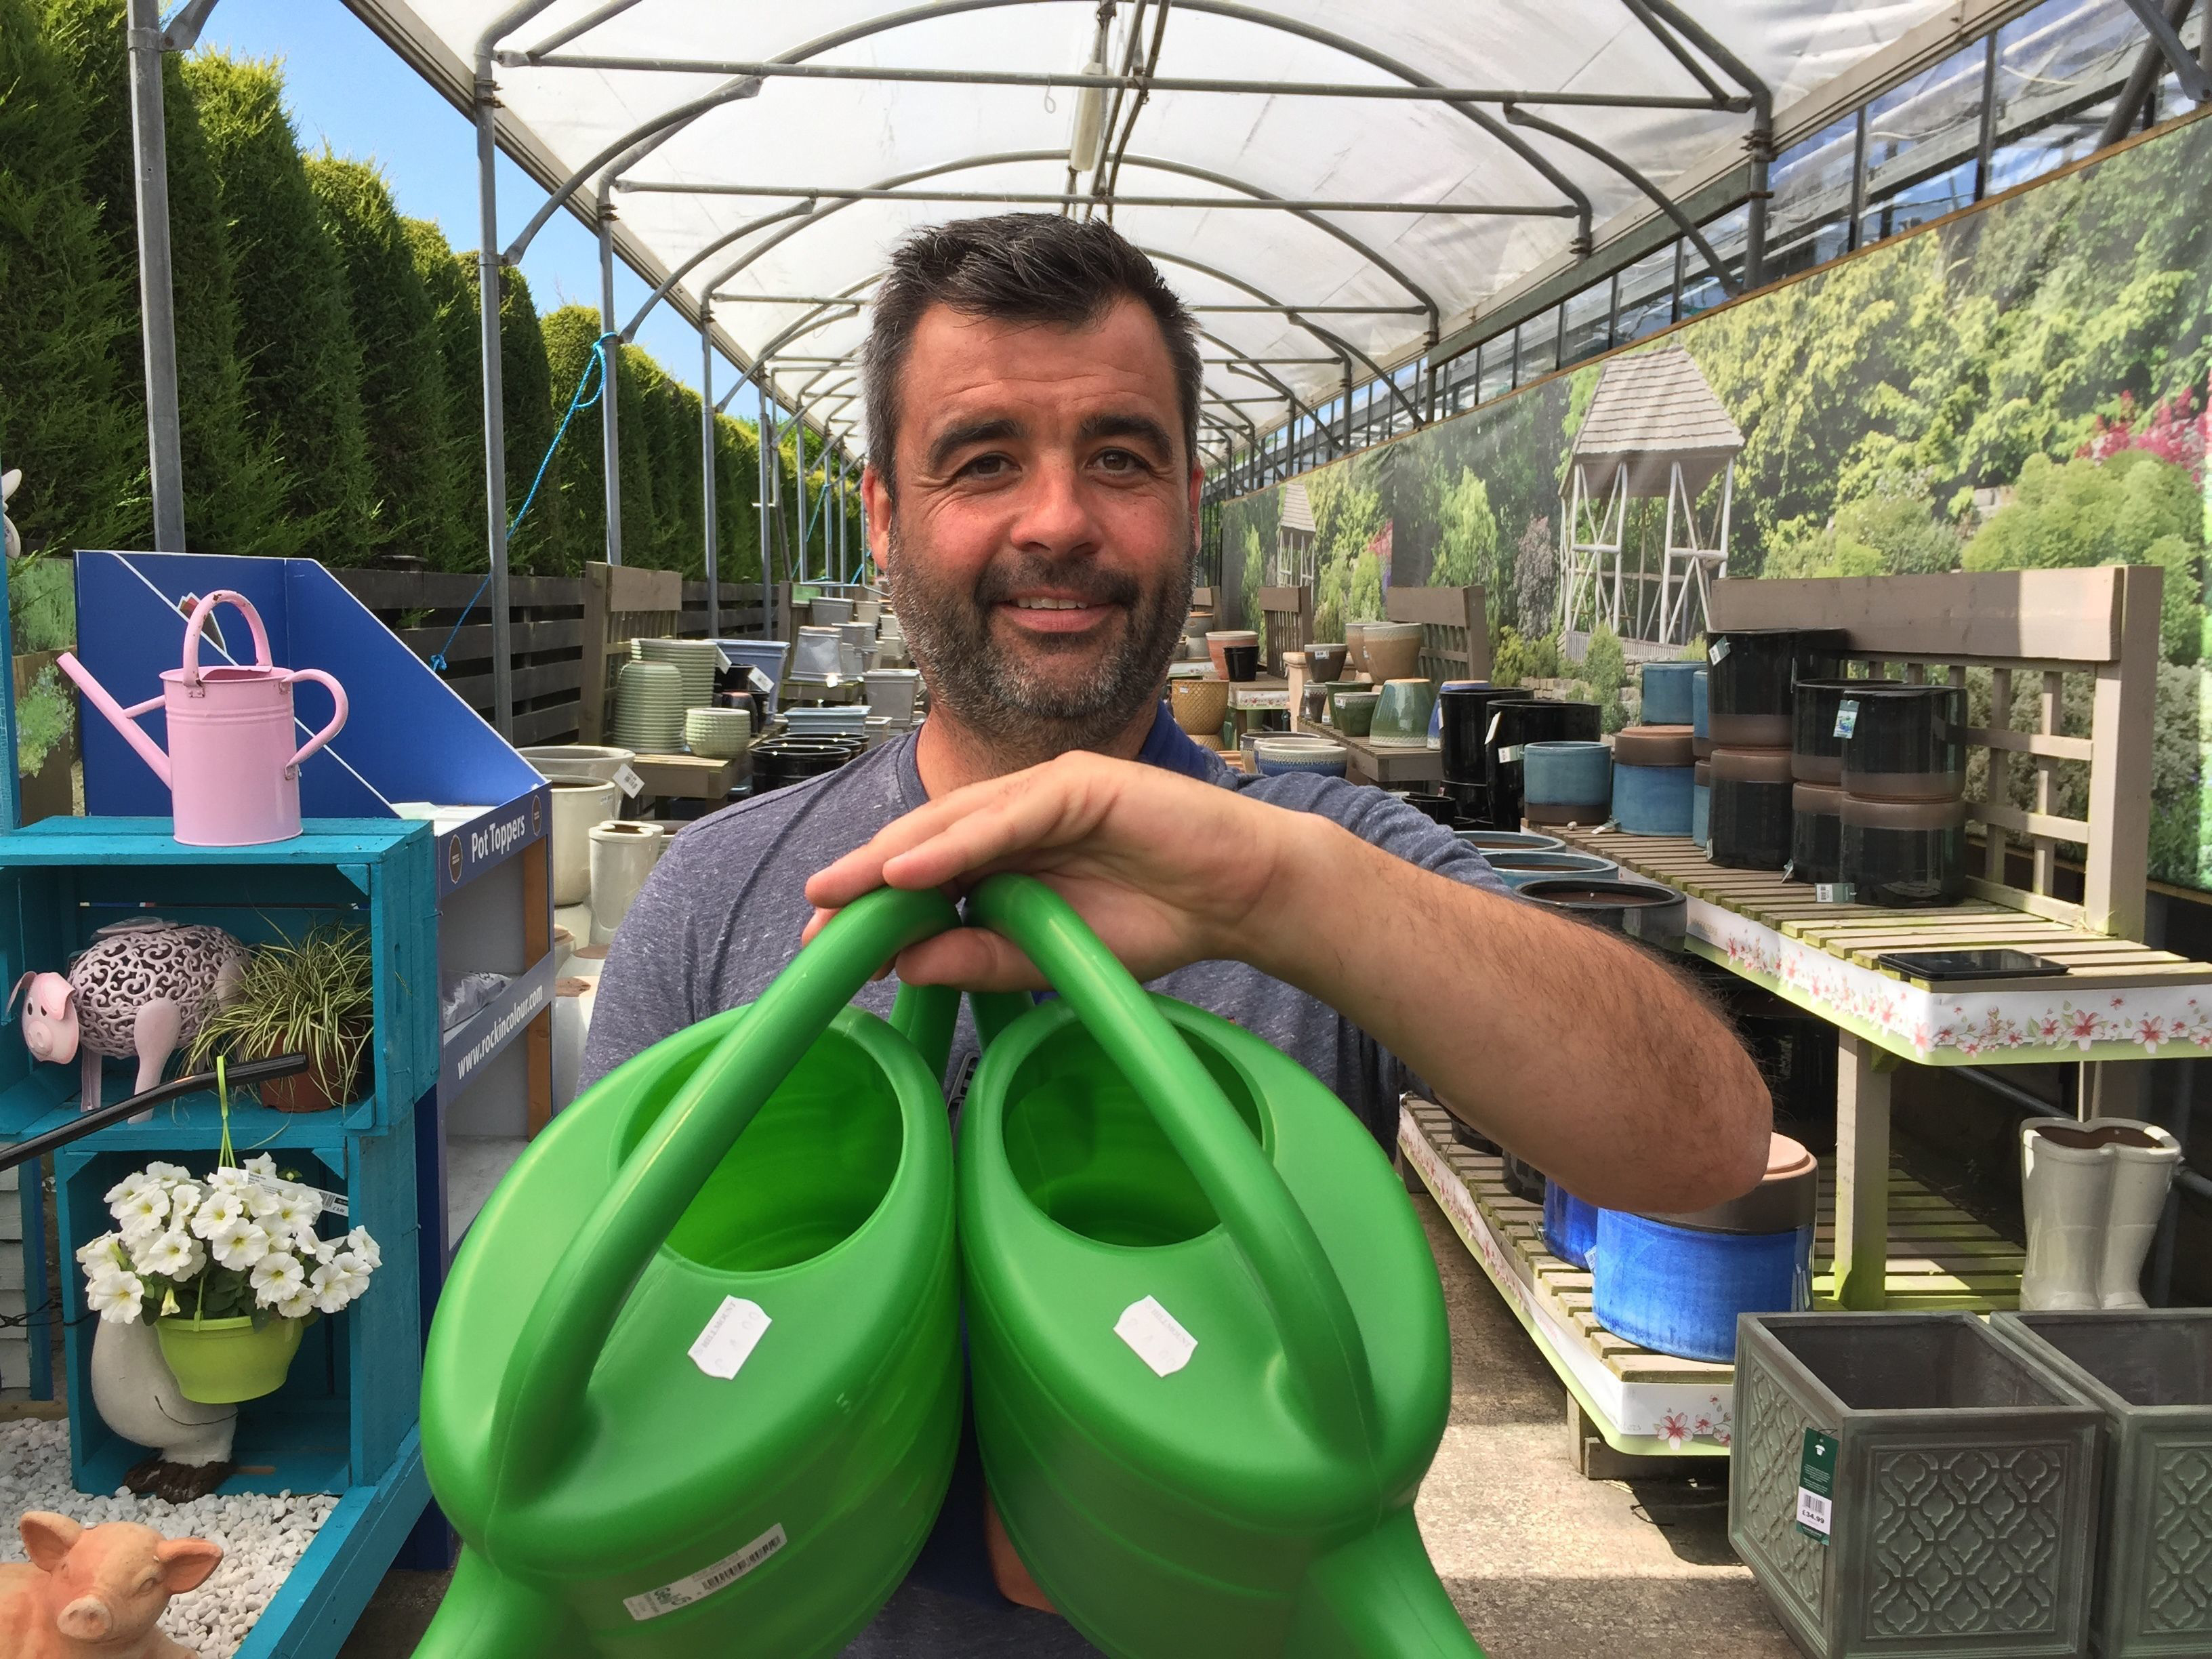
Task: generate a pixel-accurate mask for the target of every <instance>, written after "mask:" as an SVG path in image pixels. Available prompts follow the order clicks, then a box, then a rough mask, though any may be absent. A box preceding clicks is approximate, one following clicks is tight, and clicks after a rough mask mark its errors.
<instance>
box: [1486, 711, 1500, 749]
mask: <svg viewBox="0 0 2212 1659" xmlns="http://www.w3.org/2000/svg"><path fill="white" fill-rule="evenodd" d="M1504 718H1505V716H1504V714H1492V716H1491V717H1490V730H1488V731H1487V732H1484V733H1483V734H1482V740H1483V742H1484V743H1486V744H1492V743H1496V742H1497V741H1498V721H1500V720H1504Z"/></svg>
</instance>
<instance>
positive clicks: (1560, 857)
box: [1483, 848, 1620, 890]
mask: <svg viewBox="0 0 2212 1659" xmlns="http://www.w3.org/2000/svg"><path fill="white" fill-rule="evenodd" d="M1483 856H1484V857H1485V858H1486V859H1488V860H1490V867H1491V868H1492V869H1493V870H1495V871H1496V872H1498V879H1499V880H1500V881H1502V882H1504V884H1506V885H1507V886H1508V887H1511V888H1515V889H1516V890H1517V889H1519V888H1522V887H1525V886H1526V885H1528V883H1530V882H1532V881H1543V880H1546V879H1547V878H1553V877H1559V876H1583V877H1586V878H1589V880H1592V881H1610V880H1612V879H1613V878H1614V877H1615V876H1617V875H1619V874H1620V866H1619V865H1617V864H1615V863H1614V862H1613V860H1611V859H1601V858H1600V857H1598V856H1597V854H1595V853H1575V852H1570V851H1568V850H1566V849H1565V848H1562V849H1561V850H1560V851H1559V852H1556V853H1486V854H1483Z"/></svg>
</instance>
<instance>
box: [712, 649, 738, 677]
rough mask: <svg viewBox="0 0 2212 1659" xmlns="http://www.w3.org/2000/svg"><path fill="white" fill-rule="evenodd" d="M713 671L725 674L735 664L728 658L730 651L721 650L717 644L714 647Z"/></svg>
mask: <svg viewBox="0 0 2212 1659" xmlns="http://www.w3.org/2000/svg"><path fill="white" fill-rule="evenodd" d="M714 665H715V668H714V671H715V672H717V673H719V674H726V673H728V672H729V671H730V670H731V669H732V667H734V666H736V665H735V664H733V663H732V662H731V660H730V653H728V652H726V651H725V650H723V649H722V647H720V646H719V645H718V646H716V647H714Z"/></svg>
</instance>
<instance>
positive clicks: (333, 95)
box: [164, 0, 757, 419]
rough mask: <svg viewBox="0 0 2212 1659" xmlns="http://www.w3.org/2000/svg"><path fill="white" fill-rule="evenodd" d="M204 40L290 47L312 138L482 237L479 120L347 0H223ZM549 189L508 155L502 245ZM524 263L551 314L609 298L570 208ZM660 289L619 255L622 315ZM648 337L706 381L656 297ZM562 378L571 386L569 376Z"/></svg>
mask: <svg viewBox="0 0 2212 1659" xmlns="http://www.w3.org/2000/svg"><path fill="white" fill-rule="evenodd" d="M167 9H169V8H167V7H166V6H165V7H164V10H165V11H166V10H167ZM200 44H201V45H202V46H214V47H217V48H220V49H221V50H222V51H225V52H231V53H233V54H234V55H236V56H239V57H244V58H280V59H282V60H283V67H284V101H285V104H286V106H287V107H288V108H289V111H290V112H291V116H292V125H293V126H294V127H295V129H296V130H297V131H298V133H299V136H300V143H301V147H302V148H303V149H311V150H317V149H321V148H322V147H323V146H324V145H325V144H327V145H328V146H329V147H330V148H331V149H333V150H335V151H337V153H338V154H339V155H346V156H350V157H352V158H353V159H355V160H356V161H373V162H374V163H375V164H376V165H377V167H380V169H381V170H382V171H383V173H384V177H385V180H386V183H387V184H388V185H390V186H391V189H392V197H393V199H394V200H395V201H396V202H397V203H398V207H399V210H400V211H401V212H402V213H404V214H406V215H408V216H410V217H412V218H416V219H435V220H436V221H437V222H438V224H439V225H440V227H441V228H443V230H444V231H445V233H446V240H447V241H449V242H451V243H452V244H453V246H454V248H455V249H456V250H457V251H459V250H464V249H470V248H474V247H475V246H477V241H478V240H479V238H478V237H477V167H476V134H475V131H474V130H473V129H472V128H471V125H470V124H469V122H468V121H467V119H466V118H464V117H463V116H462V114H461V112H459V110H457V109H455V108H454V107H453V106H452V105H450V104H448V103H447V101H446V100H444V99H443V98H441V97H440V96H439V95H438V94H436V93H435V92H434V91H433V90H432V89H431V88H430V85H429V83H428V82H426V81H423V80H422V78H421V77H419V76H416V73H415V72H414V70H410V69H409V68H408V67H407V65H406V64H404V63H402V62H401V61H400V60H399V58H398V57H397V56H396V55H395V54H393V53H392V52H391V51H390V50H389V49H388V48H387V47H386V46H385V45H384V43H383V42H382V41H380V40H378V39H377V38H376V37H375V36H374V34H372V33H369V31H368V27H366V26H365V25H364V24H362V22H361V21H360V20H359V19H357V18H356V17H355V16H354V15H353V14H352V13H351V12H349V11H348V10H347V9H345V7H344V6H343V5H342V4H340V3H339V0H219V3H217V5H216V9H215V11H214V12H213V14H212V15H210V17H209V19H208V22H207V27H205V28H204V30H203V31H202V32H201V33H200ZM543 201H544V191H541V190H540V189H539V188H538V185H536V184H535V183H533V182H532V180H531V179H529V178H528V177H527V176H526V174H525V173H523V172H522V170H521V169H520V167H516V166H515V165H514V164H513V162H512V161H508V160H507V158H506V157H505V156H501V158H500V163H499V230H500V242H501V246H505V245H506V244H507V243H508V242H510V241H512V240H513V238H514V237H515V235H516V234H518V233H519V232H520V230H521V229H522V227H523V226H524V225H525V224H526V223H528V222H529V220H530V216H531V215H532V213H534V212H536V211H537V210H538V205H539V204H541V203H542V202H543ZM522 270H523V274H524V275H525V276H527V277H528V278H529V279H530V291H531V295H532V298H533V299H534V300H535V301H537V304H538V311H539V313H541V314H542V313H545V312H549V311H554V310H557V309H558V308H559V307H562V306H563V305H567V304H569V303H571V302H574V303H576V304H580V305H587V306H590V307H593V308H594V309H597V307H598V306H599V242H598V240H597V239H596V238H595V237H594V236H593V235H592V233H591V232H590V231H588V230H586V228H584V227H583V225H582V224H580V222H578V221H577V220H576V219H575V218H574V216H571V215H569V214H568V213H565V212H563V213H556V214H555V215H554V216H553V217H552V218H551V219H550V220H549V221H548V222H546V225H545V228H544V229H543V230H541V231H539V232H538V236H537V238H536V240H534V241H532V243H531V245H530V248H529V251H528V252H526V253H525V254H524V255H523V258H522ZM651 292H652V289H651V288H650V287H649V286H648V285H647V284H646V283H643V282H641V281H640V280H639V279H638V277H637V276H635V274H633V273H632V272H631V271H630V270H629V268H628V267H627V266H625V265H623V264H622V263H621V262H620V261H619V260H617V262H616V265H615V301H616V307H617V313H618V314H619V315H621V316H622V317H623V318H628V317H630V316H633V315H635V313H636V310H637V307H639V306H641V305H642V304H643V303H644V302H645V299H646V296H647V295H648V294H650V293H651ZM179 298H180V301H182V300H183V296H179ZM637 343H638V344H639V345H641V346H642V347H644V348H645V349H646V350H647V351H649V352H651V353H652V354H653V356H654V357H655V358H657V359H658V360H659V363H660V366H661V368H664V369H665V370H666V371H667V372H668V373H669V374H671V375H673V376H674V377H675V378H676V379H678V380H681V381H683V382H684V385H686V386H690V387H691V388H692V389H693V390H695V391H696V390H697V389H698V386H699V336H698V333H697V331H696V330H694V329H693V328H691V327H690V325H689V324H687V323H685V322H684V320H683V319H682V318H681V317H680V316H678V314H677V313H675V312H673V311H671V309H670V308H669V307H666V306H661V307H656V308H655V310H654V312H653V315H652V316H650V317H648V318H647V319H646V320H645V323H644V325H643V326H642V327H641V328H640V330H639V331H638V337H637ZM737 374H738V371H737V369H736V368H734V367H733V366H732V365H731V364H730V363H729V362H727V360H726V359H722V358H720V357H719V356H718V358H717V360H716V365H715V369H714V379H715V382H716V384H717V385H718V386H723V387H726V386H729V384H730V383H731V382H732V380H735V379H736V378H737ZM556 390H557V391H559V392H564V393H565V392H566V391H567V390H568V388H565V387H562V388H556ZM730 413H732V414H733V415H742V416H745V417H746V418H748V419H750V418H752V417H753V416H755V415H756V414H757V398H754V397H753V396H752V388H750V386H748V387H747V388H745V390H744V392H741V393H740V394H739V395H738V398H736V399H735V400H733V401H732V404H731V405H730Z"/></svg>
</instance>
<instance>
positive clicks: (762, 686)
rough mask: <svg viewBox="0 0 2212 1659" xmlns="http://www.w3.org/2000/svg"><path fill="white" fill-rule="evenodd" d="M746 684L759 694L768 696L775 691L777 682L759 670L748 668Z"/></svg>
mask: <svg viewBox="0 0 2212 1659" xmlns="http://www.w3.org/2000/svg"><path fill="white" fill-rule="evenodd" d="M745 684H747V685H749V686H750V687H751V688H752V689H753V690H756V691H757V692H759V693H760V694H761V695H762V696H767V695H768V694H769V692H771V691H773V690H775V681H774V680H772V679H770V678H769V677H768V676H767V675H765V674H763V673H762V672H761V671H760V670H759V669H757V668H748V669H747V670H745Z"/></svg>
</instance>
